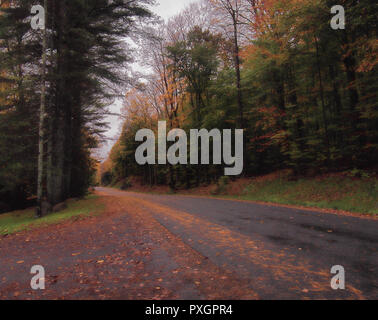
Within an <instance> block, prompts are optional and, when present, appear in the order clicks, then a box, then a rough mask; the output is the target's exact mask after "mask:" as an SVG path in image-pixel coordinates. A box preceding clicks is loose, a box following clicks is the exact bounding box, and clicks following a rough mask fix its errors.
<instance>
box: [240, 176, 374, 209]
mask: <svg viewBox="0 0 378 320" xmlns="http://www.w3.org/2000/svg"><path fill="white" fill-rule="evenodd" d="M238 198H239V199H245V200H253V201H262V202H274V203H278V204H288V205H300V206H305V207H316V208H326V209H335V210H344V211H348V212H355V213H363V214H371V215H375V214H378V182H377V179H375V178H366V179H356V178H350V177H346V176H330V177H323V178H322V177H320V178H312V179H310V178H309V179H300V180H298V181H289V180H288V179H287V178H277V179H275V180H271V181H256V182H254V183H252V184H251V185H249V186H248V187H247V188H246V190H245V193H244V195H243V196H240V197H238Z"/></svg>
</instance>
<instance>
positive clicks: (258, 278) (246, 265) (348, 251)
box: [98, 188, 378, 299]
mask: <svg viewBox="0 0 378 320" xmlns="http://www.w3.org/2000/svg"><path fill="white" fill-rule="evenodd" d="M98 191H100V192H101V193H103V194H107V195H111V196H117V197H127V198H131V199H133V201H134V203H135V205H136V206H139V207H140V206H142V207H143V208H144V210H146V212H148V213H149V214H150V215H151V216H152V217H153V218H154V219H156V221H158V222H159V223H160V224H161V225H162V226H164V227H165V228H166V229H167V230H168V231H169V232H171V233H172V234H174V235H175V236H177V237H179V238H180V239H181V240H182V241H183V242H184V243H185V244H187V245H188V246H190V247H191V248H192V249H194V250H195V251H196V252H198V253H199V254H200V255H201V256H203V257H204V259H208V260H209V261H211V262H212V263H213V264H215V265H216V266H218V267H219V268H222V269H225V270H227V271H228V272H232V273H233V274H235V276H236V277H237V278H238V279H240V281H241V282H242V283H243V285H247V286H248V287H249V288H250V289H251V290H253V292H256V293H257V295H258V297H259V298H260V299H377V298H378V281H377V266H378V254H377V249H378V221H377V220H373V219H368V218H359V217H352V216H344V215H335V214H329V213H320V212H312V211H307V210H301V209H291V208H286V207H277V206H268V205H259V204H255V203H252V202H241V201H229V200H219V199H211V198H202V197H191V196H190V197H189V196H176V195H172V196H171V195H149V194H137V193H127V192H122V191H116V190H114V189H106V188H99V189H98ZM128 209H129V210H132V209H133V208H132V207H131V208H128ZM335 265H340V266H342V267H343V268H344V270H345V285H346V288H345V290H333V289H332V288H331V285H330V282H331V279H332V277H333V276H334V275H333V274H331V268H332V267H333V266H335Z"/></svg>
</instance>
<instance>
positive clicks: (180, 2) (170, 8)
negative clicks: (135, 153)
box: [96, 0, 195, 160]
mask: <svg viewBox="0 0 378 320" xmlns="http://www.w3.org/2000/svg"><path fill="white" fill-rule="evenodd" d="M156 2H157V5H156V6H154V7H151V11H153V12H154V13H156V14H158V15H159V16H161V17H162V18H164V19H165V20H167V19H169V18H170V17H172V16H174V15H175V14H178V13H179V12H180V11H181V10H182V9H184V8H185V7H186V6H187V5H189V4H190V3H191V2H195V0H157V1H156ZM121 108H122V101H117V102H116V103H115V104H114V105H113V106H111V108H110V110H111V112H112V113H120V112H121ZM107 122H109V125H110V126H111V128H110V129H109V130H108V132H107V133H106V136H107V137H108V138H111V139H112V138H116V137H117V134H118V132H119V129H120V125H121V124H122V121H121V120H120V119H119V118H118V117H108V119H107ZM113 144H114V141H111V140H109V142H108V143H107V145H104V146H103V147H102V148H101V150H99V151H98V152H96V154H97V156H99V157H100V158H104V157H106V156H107V154H108V153H109V151H110V149H111V147H112V146H113ZM103 160H105V159H103Z"/></svg>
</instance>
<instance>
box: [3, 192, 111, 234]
mask: <svg viewBox="0 0 378 320" xmlns="http://www.w3.org/2000/svg"><path fill="white" fill-rule="evenodd" d="M103 208H104V206H103V205H102V204H100V203H99V201H98V197H97V196H94V195H91V196H88V197H86V198H85V199H83V200H79V201H68V208H67V209H65V210H63V211H60V212H57V213H53V214H50V215H48V216H46V217H43V218H41V219H35V209H27V210H22V211H14V212H9V213H5V214H2V215H0V235H5V234H12V233H15V232H19V231H22V230H25V229H30V228H37V227H39V226H42V225H50V224H57V223H59V222H62V221H65V220H68V219H72V218H75V219H81V218H84V217H87V216H92V215H97V214H100V213H101V212H102V210H103Z"/></svg>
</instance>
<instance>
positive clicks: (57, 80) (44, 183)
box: [0, 0, 150, 215]
mask: <svg viewBox="0 0 378 320" xmlns="http://www.w3.org/2000/svg"><path fill="white" fill-rule="evenodd" d="M149 2H150V1H149V0H133V1H123V0H114V1H107V0H45V1H40V2H39V4H40V5H42V6H43V7H44V8H45V11H46V28H45V29H44V30H34V29H33V28H31V18H32V16H33V15H32V14H31V8H32V6H33V5H36V4H38V1H34V0H33V1H31V0H20V1H13V0H12V1H6V0H5V1H1V11H0V75H1V78H0V80H1V85H0V212H1V211H7V210H10V209H15V208H19V207H22V206H25V205H27V204H28V199H31V198H35V196H37V195H38V208H39V210H38V212H37V214H38V215H44V214H47V213H49V212H50V211H51V209H52V207H53V206H54V205H55V204H58V203H60V202H62V201H64V200H65V199H67V198H70V197H80V196H83V195H85V194H86V192H87V189H88V187H89V185H90V184H91V183H92V180H93V174H94V171H95V167H96V161H95V160H94V159H92V157H91V150H92V149H93V148H95V147H97V146H98V143H99V142H100V141H101V139H102V133H103V132H104V130H106V123H104V117H105V114H106V113H107V112H108V111H107V106H108V105H109V104H111V103H112V102H113V101H114V98H115V97H117V96H119V95H121V94H122V92H124V88H125V87H126V83H127V82H128V79H127V73H126V71H127V66H128V63H129V62H130V61H131V51H130V50H128V47H127V45H126V44H125V42H124V40H123V39H124V38H125V37H127V36H128V35H130V34H136V33H137V32H138V28H137V27H138V24H140V22H141V21H142V20H145V19H149V16H150V12H149V11H148V10H147V4H149Z"/></svg>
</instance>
